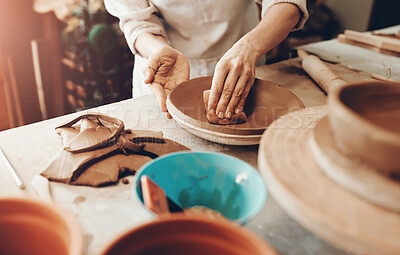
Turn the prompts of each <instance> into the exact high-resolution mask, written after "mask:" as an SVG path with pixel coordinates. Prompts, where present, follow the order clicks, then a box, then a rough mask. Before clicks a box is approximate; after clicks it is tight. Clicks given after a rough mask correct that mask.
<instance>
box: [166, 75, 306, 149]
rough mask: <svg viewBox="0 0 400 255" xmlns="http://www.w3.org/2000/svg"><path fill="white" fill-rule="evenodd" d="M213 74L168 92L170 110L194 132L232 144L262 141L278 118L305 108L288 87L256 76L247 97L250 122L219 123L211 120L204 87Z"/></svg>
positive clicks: (190, 81) (179, 121)
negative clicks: (264, 133)
mask: <svg viewBox="0 0 400 255" xmlns="http://www.w3.org/2000/svg"><path fill="white" fill-rule="evenodd" d="M211 82H212V77H209V76H208V77H200V78H196V79H192V80H189V81H186V82H183V83H181V84H180V85H178V86H177V87H176V88H175V89H174V90H173V91H172V92H171V94H170V95H169V96H168V99H167V107H168V111H169V112H170V114H171V115H172V117H173V118H174V119H175V120H176V122H177V123H178V124H179V125H181V126H182V127H183V128H185V129H186V130H188V131H189V132H191V133H192V134H194V135H196V136H199V137H201V138H204V139H207V140H210V141H212V142H217V143H223V144H231V145H252V144H258V143H259V141H260V139H261V136H262V134H263V132H264V130H265V129H266V128H267V127H268V126H269V125H270V124H271V123H272V122H273V121H274V120H275V119H277V118H279V117H281V116H283V115H285V114H287V113H289V112H292V111H296V110H299V109H301V108H304V105H303V103H302V102H301V101H300V99H299V98H297V97H296V96H295V95H294V94H292V93H291V92H290V91H288V90H287V89H284V88H282V87H280V86H279V85H276V84H273V83H271V82H268V81H264V80H258V79H256V81H255V83H254V85H253V87H252V89H251V91H250V93H249V96H248V98H247V100H246V104H245V109H244V112H245V113H246V115H247V122H245V123H242V124H235V125H215V124H211V123H210V122H208V120H207V117H206V109H205V106H204V102H203V91H205V90H208V89H210V88H211Z"/></svg>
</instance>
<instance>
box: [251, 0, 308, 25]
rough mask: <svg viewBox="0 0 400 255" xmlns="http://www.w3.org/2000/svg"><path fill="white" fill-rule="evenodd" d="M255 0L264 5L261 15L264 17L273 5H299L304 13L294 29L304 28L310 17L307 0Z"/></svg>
mask: <svg viewBox="0 0 400 255" xmlns="http://www.w3.org/2000/svg"><path fill="white" fill-rule="evenodd" d="M255 1H256V2H257V3H258V4H260V5H261V6H262V9H261V17H264V15H265V14H266V13H267V12H268V10H269V9H271V7H272V6H273V5H275V4H279V3H291V4H294V5H297V7H298V8H299V9H300V11H301V12H302V15H301V18H300V20H299V22H298V23H297V25H296V26H295V28H294V29H293V30H299V29H302V28H303V26H304V24H305V23H306V21H307V19H308V17H309V15H308V11H307V0H255Z"/></svg>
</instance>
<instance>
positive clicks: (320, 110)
mask: <svg viewBox="0 0 400 255" xmlns="http://www.w3.org/2000/svg"><path fill="white" fill-rule="evenodd" d="M328 102H329V103H328V107H325V106H324V107H311V108H307V109H304V110H301V111H298V112H294V113H291V114H289V115H287V116H285V118H280V119H278V120H276V121H275V122H274V123H273V124H272V125H271V128H269V129H268V130H267V131H266V132H265V133H264V135H263V138H262V140H261V144H260V150H259V157H258V161H259V162H258V163H259V167H260V170H261V172H262V174H263V176H264V179H265V180H266V182H267V183H268V186H269V187H270V191H271V193H272V194H273V195H274V196H275V197H276V199H277V201H278V202H279V203H280V204H281V206H282V207H283V208H284V209H285V210H286V211H287V212H288V213H289V214H290V215H291V216H292V217H293V218H295V219H296V220H297V221H299V222H300V223H301V224H302V225H303V226H304V227H306V228H308V229H309V230H310V231H312V232H314V233H315V234H316V235H318V236H320V237H321V238H323V239H325V240H326V241H328V242H330V243H332V244H334V245H336V246H338V247H340V248H342V249H344V250H346V251H349V252H351V253H355V254H398V251H399V250H400V242H399V240H400V231H399V229H400V181H399V173H400V86H399V85H398V84H397V83H378V82H368V83H367V82H366V83H359V84H349V85H345V86H341V87H338V88H336V89H334V90H332V92H331V93H330V94H329V101H328Z"/></svg>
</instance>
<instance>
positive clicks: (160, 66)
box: [143, 45, 190, 119]
mask: <svg viewBox="0 0 400 255" xmlns="http://www.w3.org/2000/svg"><path fill="white" fill-rule="evenodd" d="M143 72H144V76H145V80H144V83H146V84H150V89H151V92H152V93H153V94H154V95H155V97H156V98H157V101H158V102H159V104H160V107H161V111H163V112H165V113H167V118H168V119H171V118H172V117H171V115H170V114H169V113H168V110H167V105H166V100H167V96H168V94H169V93H171V91H172V90H173V89H174V88H175V87H176V86H177V85H178V84H180V83H181V82H184V81H187V80H188V79H189V74H190V69H189V62H188V61H187V59H186V57H185V56H184V55H183V54H182V53H180V52H179V51H177V50H175V49H174V48H172V47H170V46H167V45H165V46H162V47H160V48H159V49H158V50H156V51H155V52H154V53H153V54H151V55H150V56H149V58H148V66H147V68H145V70H143Z"/></svg>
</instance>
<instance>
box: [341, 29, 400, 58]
mask: <svg viewBox="0 0 400 255" xmlns="http://www.w3.org/2000/svg"><path fill="white" fill-rule="evenodd" d="M344 36H345V38H346V39H350V40H353V41H356V42H359V43H364V44H368V45H371V46H374V47H377V48H379V49H384V50H389V51H394V52H398V53H400V40H399V39H397V38H390V37H386V36H378V35H373V34H371V33H369V32H366V33H361V32H357V31H352V30H345V31H344Z"/></svg>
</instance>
